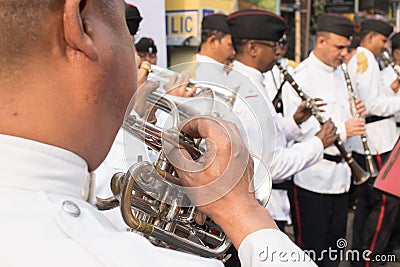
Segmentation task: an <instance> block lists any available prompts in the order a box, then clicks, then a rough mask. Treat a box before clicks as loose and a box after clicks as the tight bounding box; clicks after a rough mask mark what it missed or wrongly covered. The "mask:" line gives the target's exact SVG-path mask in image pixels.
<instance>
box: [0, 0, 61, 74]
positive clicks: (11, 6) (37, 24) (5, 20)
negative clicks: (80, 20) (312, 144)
mask: <svg viewBox="0 0 400 267" xmlns="http://www.w3.org/2000/svg"><path fill="white" fill-rule="evenodd" d="M62 2H63V1H56V0H53V1H51V0H47V1H44V0H18V1H0V10H1V11H0V36H1V38H0V62H1V65H2V66H4V65H8V66H11V65H12V64H16V63H17V62H19V63H21V61H22V60H23V59H24V58H25V57H27V56H29V55H30V54H31V51H32V50H35V49H37V48H39V46H42V45H44V44H42V43H41V37H42V35H43V34H44V33H43V31H42V30H43V25H45V24H46V23H48V16H49V15H50V13H51V11H52V10H54V9H56V8H58V7H61V6H62V4H63V3H62ZM60 19H62V18H60ZM60 30H62V29H60ZM2 70H4V68H2ZM0 73H1V72H0Z"/></svg>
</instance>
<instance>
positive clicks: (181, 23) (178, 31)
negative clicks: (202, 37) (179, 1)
mask: <svg viewBox="0 0 400 267" xmlns="http://www.w3.org/2000/svg"><path fill="white" fill-rule="evenodd" d="M166 15H167V16H166V19H167V23H166V24H167V44H168V45H172V46H182V45H185V41H188V40H190V39H191V38H196V39H197V38H198V37H199V12H198V10H167V12H166Z"/></svg>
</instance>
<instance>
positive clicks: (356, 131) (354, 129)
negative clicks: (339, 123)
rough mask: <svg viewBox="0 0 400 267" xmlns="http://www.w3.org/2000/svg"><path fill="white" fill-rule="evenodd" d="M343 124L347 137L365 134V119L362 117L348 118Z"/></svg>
mask: <svg viewBox="0 0 400 267" xmlns="http://www.w3.org/2000/svg"><path fill="white" fill-rule="evenodd" d="M345 126H346V134H347V137H351V136H354V135H364V134H365V120H364V119H362V118H354V119H350V120H348V121H346V123H345Z"/></svg>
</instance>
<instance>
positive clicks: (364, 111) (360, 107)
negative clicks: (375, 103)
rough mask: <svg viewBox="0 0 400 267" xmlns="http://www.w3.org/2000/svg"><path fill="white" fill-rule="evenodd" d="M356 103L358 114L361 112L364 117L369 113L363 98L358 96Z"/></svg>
mask: <svg viewBox="0 0 400 267" xmlns="http://www.w3.org/2000/svg"><path fill="white" fill-rule="evenodd" d="M355 104H356V109H357V112H358V114H360V115H361V116H363V117H365V116H367V115H368V112H367V109H366V108H365V105H364V102H362V100H361V99H359V98H356V101H355Z"/></svg>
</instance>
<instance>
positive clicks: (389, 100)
mask: <svg viewBox="0 0 400 267" xmlns="http://www.w3.org/2000/svg"><path fill="white" fill-rule="evenodd" d="M349 73H350V76H351V79H352V81H353V85H354V89H355V92H356V95H357V96H358V97H359V98H361V100H362V101H363V102H364V104H365V107H366V109H367V111H368V113H369V115H376V116H391V115H394V114H396V113H398V112H400V97H399V95H397V96H390V95H388V92H389V89H387V88H386V89H385V88H383V87H384V85H383V80H382V77H381V72H380V70H379V65H378V63H377V61H376V59H375V56H374V55H373V54H372V52H371V51H369V50H368V49H366V48H364V47H358V48H357V53H356V54H354V56H353V57H352V58H351V60H350V62H349ZM366 129H367V136H368V144H369V147H370V149H371V153H372V154H377V153H379V154H382V153H385V152H388V151H391V150H392V149H393V146H394V144H395V143H396V141H397V139H398V136H399V134H398V132H397V129H396V121H395V119H394V117H391V118H387V119H384V120H380V121H376V122H372V123H368V124H367V126H366ZM352 149H353V150H354V151H356V152H357V153H360V154H364V150H363V147H362V143H361V140H357V142H355V143H354V146H352Z"/></svg>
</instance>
